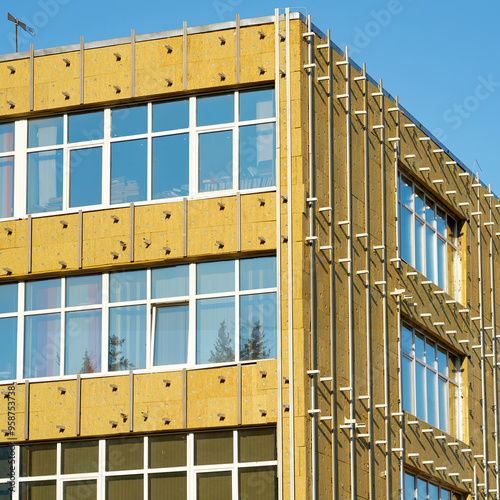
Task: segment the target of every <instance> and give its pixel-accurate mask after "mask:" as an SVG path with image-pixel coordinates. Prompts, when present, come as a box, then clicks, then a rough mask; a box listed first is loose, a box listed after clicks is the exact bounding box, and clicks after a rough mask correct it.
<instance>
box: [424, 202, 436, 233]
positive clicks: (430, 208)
mask: <svg viewBox="0 0 500 500" xmlns="http://www.w3.org/2000/svg"><path fill="white" fill-rule="evenodd" d="M434 208H435V205H434V203H433V202H432V201H430V200H429V199H426V200H425V220H426V221H427V222H428V223H429V224H430V225H431V226H432V227H434Z"/></svg>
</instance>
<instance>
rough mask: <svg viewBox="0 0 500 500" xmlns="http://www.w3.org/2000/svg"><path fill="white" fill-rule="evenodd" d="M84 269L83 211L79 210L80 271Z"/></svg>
mask: <svg viewBox="0 0 500 500" xmlns="http://www.w3.org/2000/svg"><path fill="white" fill-rule="evenodd" d="M82 267H83V211H82V210H78V269H81V268H82Z"/></svg>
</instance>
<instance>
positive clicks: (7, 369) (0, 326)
mask: <svg viewBox="0 0 500 500" xmlns="http://www.w3.org/2000/svg"><path fill="white" fill-rule="evenodd" d="M0 339H1V343H2V349H1V350H0V380H10V379H14V378H16V360H17V318H1V319H0Z"/></svg>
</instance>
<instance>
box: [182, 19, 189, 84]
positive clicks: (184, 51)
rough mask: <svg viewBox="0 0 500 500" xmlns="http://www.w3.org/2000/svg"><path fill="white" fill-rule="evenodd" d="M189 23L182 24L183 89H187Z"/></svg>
mask: <svg viewBox="0 0 500 500" xmlns="http://www.w3.org/2000/svg"><path fill="white" fill-rule="evenodd" d="M187 33H188V31H187V22H186V21H184V22H183V23H182V88H183V89H184V90H186V89H187V74H188V72H187V50H188V48H187V41H188V40H187V36H188V35H187Z"/></svg>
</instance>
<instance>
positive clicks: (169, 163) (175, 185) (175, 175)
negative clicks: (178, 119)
mask: <svg viewBox="0 0 500 500" xmlns="http://www.w3.org/2000/svg"><path fill="white" fill-rule="evenodd" d="M188 195H189V134H177V135H167V136H164V137H155V138H154V139H153V200H158V199H161V198H175V197H176V196H188Z"/></svg>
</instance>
